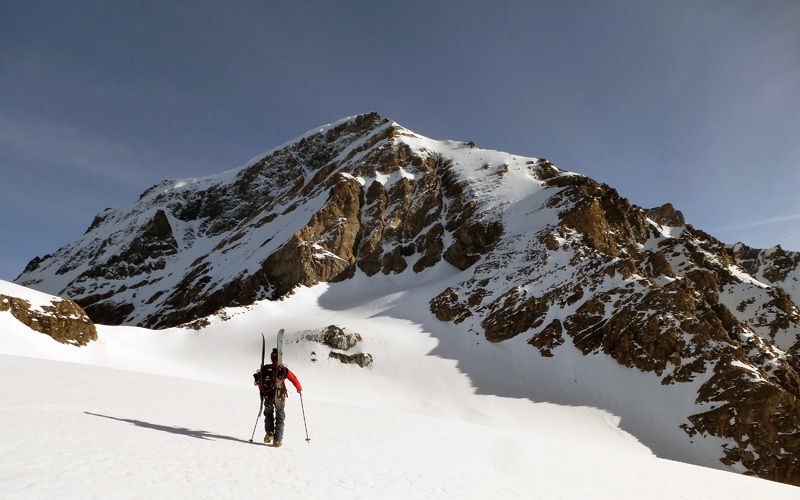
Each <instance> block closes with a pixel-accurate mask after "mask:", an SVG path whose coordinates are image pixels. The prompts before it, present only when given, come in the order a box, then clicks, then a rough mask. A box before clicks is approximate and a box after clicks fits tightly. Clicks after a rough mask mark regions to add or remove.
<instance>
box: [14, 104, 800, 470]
mask: <svg viewBox="0 0 800 500" xmlns="http://www.w3.org/2000/svg"><path fill="white" fill-rule="evenodd" d="M799 263H800V255H798V254H794V253H791V252H786V251H783V250H782V249H780V248H775V249H771V250H767V251H761V250H755V249H749V248H747V247H745V246H743V245H733V246H728V245H724V244H723V243H721V242H720V241H718V240H716V239H715V238H713V237H712V236H710V235H708V234H705V233H703V232H702V231H699V230H697V229H695V228H693V227H692V226H691V225H688V224H686V222H685V220H684V218H683V215H682V214H681V213H680V212H679V211H677V210H675V208H674V207H672V206H671V205H665V206H662V207H658V208H655V209H650V210H645V209H642V208H640V207H637V206H634V205H631V204H630V203H629V202H628V201H627V200H626V199H624V198H622V197H620V196H619V195H618V193H617V192H616V191H614V190H613V189H612V188H610V187H608V186H605V185H602V184H598V183H597V182H595V181H593V180H591V179H589V178H587V177H585V176H581V175H578V174H574V173H570V172H565V171H561V170H560V169H558V168H556V167H555V166H554V165H553V164H551V163H550V162H548V161H546V160H542V159H535V158H522V157H517V156H514V155H510V154H506V153H500V152H496V151H486V150H482V149H478V148H476V147H475V146H474V145H473V144H471V143H462V142H441V141H433V140H430V139H426V138H424V137H421V136H418V135H416V134H414V133H412V132H410V131H408V130H406V129H404V128H402V127H400V126H399V125H397V124H396V123H393V122H390V121H388V120H385V119H383V118H381V117H380V116H378V115H375V114H370V115H362V116H359V117H355V118H351V119H347V120H343V121H341V122H338V123H336V124H333V125H330V126H326V127H322V128H320V129H318V130H315V131H312V132H309V133H308V134H306V135H304V136H303V137H301V138H299V139H297V140H295V141H293V142H291V143H289V144H287V145H285V146H282V147H280V148H277V149H275V150H273V151H271V152H269V153H267V154H265V155H263V156H262V157H259V158H257V159H255V160H254V161H252V162H250V163H249V164H247V165H245V166H244V167H242V168H240V169H237V170H234V171H230V172H227V173H224V174H220V175H217V176H213V177H209V178H205V179H193V180H183V181H166V182H164V183H162V184H159V185H158V186H154V187H153V188H151V189H150V190H148V191H147V192H145V193H144V194H143V195H142V197H141V199H140V200H139V201H138V202H137V203H136V204H135V205H133V206H132V207H128V208H125V209H116V210H107V211H106V212H104V213H102V214H100V215H99V216H98V217H97V218H96V219H95V221H94V222H93V223H92V225H91V227H90V228H89V230H88V231H87V233H86V234H85V235H84V236H83V237H82V238H81V239H80V240H79V241H77V242H75V243H73V244H71V245H68V246H66V247H64V248H62V249H61V250H59V251H58V252H57V253H56V254H54V255H51V256H46V257H44V258H42V259H34V261H32V262H31V264H30V265H29V266H28V268H27V269H26V270H25V272H24V273H23V274H22V275H21V276H20V277H19V278H18V280H17V282H18V283H21V284H25V285H27V286H31V287H34V288H38V289H41V290H44V291H48V292H50V293H54V294H58V295H62V296H68V297H70V298H72V299H74V300H75V301H77V302H78V303H79V304H81V305H83V307H85V309H86V311H87V312H88V313H89V315H90V316H91V317H92V318H93V319H94V320H95V321H97V322H101V323H111V324H120V323H125V324H140V325H143V326H148V327H155V328H160V327H165V326H172V325H178V324H182V323H186V322H190V321H193V320H196V319H198V318H202V317H204V316H207V315H209V314H211V313H213V312H215V311H216V310H218V309H219V308H221V307H225V306H231V305H244V304H249V303H252V302H254V301H256V300H261V299H278V298H280V297H282V296H285V295H286V294H289V293H291V292H292V290H293V289H294V288H295V287H297V286H300V285H307V286H308V285H313V284H315V283H319V282H335V281H341V280H346V279H348V278H350V277H352V276H354V275H355V274H356V273H363V274H365V275H367V276H373V275H376V274H378V273H382V274H385V275H392V274H398V273H424V272H425V270H426V269H429V268H431V267H433V266H437V265H445V266H453V267H455V268H456V269H458V270H459V271H461V274H460V276H461V278H462V279H460V280H459V281H458V284H456V285H451V286H447V287H444V286H443V289H442V290H441V293H439V294H438V295H437V296H436V297H434V298H433V299H432V300H431V301H430V311H431V313H432V314H433V315H434V316H435V317H436V318H438V319H439V320H441V321H443V322H448V323H452V324H453V325H456V326H457V327H458V328H460V329H462V330H463V331H464V332H472V333H473V335H474V334H477V335H481V336H483V337H485V338H486V339H488V340H489V341H491V342H495V343H499V342H505V341H510V340H511V339H516V338H518V337H519V336H523V337H522V338H524V340H525V342H526V343H527V344H529V345H530V349H531V356H542V357H546V358H555V359H559V356H562V355H563V354H562V353H564V352H566V351H565V350H566V349H574V348H577V349H578V350H579V351H580V352H581V353H582V354H583V355H584V356H592V355H602V356H606V357H608V358H610V359H613V360H614V361H615V362H616V363H618V364H619V365H622V366H625V367H628V368H630V369H631V370H633V371H634V372H635V373H640V374H653V375H655V376H656V377H657V380H658V383H659V384H663V385H665V386H679V387H685V388H686V389H685V391H686V397H687V398H691V400H694V401H695V403H694V406H693V410H692V412H691V413H690V414H687V415H685V418H684V419H683V420H682V421H681V422H675V426H680V427H681V428H682V429H683V430H684V432H685V433H686V434H687V436H690V437H691V438H692V439H712V438H713V439H715V440H718V441H715V442H720V443H722V444H721V445H720V446H721V448H720V451H719V459H720V460H721V461H722V463H724V464H728V465H730V466H731V467H732V468H733V469H735V470H744V471H747V472H748V473H751V474H757V475H759V476H761V477H765V478H770V479H775V480H780V481H784V482H789V483H792V484H798V485H800V475H798V474H800V473H798V472H797V471H799V470H800V437H798V436H800V410H799V409H798V403H797V398H798V396H800V363H799V362H798V358H797V356H798V351H799V350H800V337H798V335H800V311H799V310H798V308H797V307H796V305H795V303H796V302H797V300H798V298H800V295H798V294H800V289H798V287H797V282H798V278H800V271H799V270H798V264H799Z"/></svg>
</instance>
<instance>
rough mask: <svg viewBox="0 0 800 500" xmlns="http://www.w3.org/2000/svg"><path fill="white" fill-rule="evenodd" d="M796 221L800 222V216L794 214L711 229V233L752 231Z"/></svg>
mask: <svg viewBox="0 0 800 500" xmlns="http://www.w3.org/2000/svg"><path fill="white" fill-rule="evenodd" d="M795 220H800V214H792V215H781V216H778V217H772V218H769V219H763V220H759V221H754V222H747V223H744V224H736V225H732V226H721V227H716V228H713V229H711V230H710V231H711V232H714V231H738V230H741V229H750V228H754V227H759V226H768V225H770V224H780V223H782V222H791V221H795Z"/></svg>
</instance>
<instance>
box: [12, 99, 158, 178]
mask: <svg viewBox="0 0 800 500" xmlns="http://www.w3.org/2000/svg"><path fill="white" fill-rule="evenodd" d="M0 147H1V148H2V149H3V150H5V155H6V156H7V157H8V156H9V155H13V156H16V157H17V158H27V159H29V160H34V161H35V162H37V163H41V164H45V165H49V166H52V167H60V168H67V169H69V170H72V171H73V173H75V174H79V175H81V174H83V175H90V176H100V177H102V178H104V179H107V180H110V181H113V182H115V183H117V184H119V185H122V186H125V187H126V188H139V187H141V184H142V179H141V177H142V174H143V173H149V174H153V173H155V172H156V171H157V170H156V169H155V168H150V167H149V166H151V165H158V163H157V162H156V161H154V155H153V154H152V153H150V152H143V151H141V150H140V149H138V148H134V147H132V146H131V145H129V144H125V143H121V142H118V141H114V140H112V139H110V138H108V137H103V136H101V135H98V134H96V133H93V132H89V131H87V130H83V129H80V128H77V127H74V126H70V125H66V124H63V123H59V122H56V121H53V120H48V119H45V118H31V117H17V116H13V117H12V116H8V115H4V114H0Z"/></svg>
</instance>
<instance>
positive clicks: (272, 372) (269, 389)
mask: <svg viewBox="0 0 800 500" xmlns="http://www.w3.org/2000/svg"><path fill="white" fill-rule="evenodd" d="M275 368H276V367H275V366H274V365H266V366H264V374H263V375H264V385H262V386H261V397H262V398H264V399H274V398H275V386H276V385H277V382H278V380H280V391H281V392H280V394H279V397H280V399H281V400H284V399H286V396H287V395H288V392H287V391H286V386H285V385H284V382H283V381H284V380H286V374H287V372H288V369H287V368H286V367H285V366H284V365H279V366H278V367H277V369H275ZM257 373H258V372H257ZM257 373H256V374H257Z"/></svg>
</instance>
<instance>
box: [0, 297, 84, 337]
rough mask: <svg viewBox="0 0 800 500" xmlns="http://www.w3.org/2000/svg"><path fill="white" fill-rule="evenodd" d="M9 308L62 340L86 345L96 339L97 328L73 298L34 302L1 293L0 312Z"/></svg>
mask: <svg viewBox="0 0 800 500" xmlns="http://www.w3.org/2000/svg"><path fill="white" fill-rule="evenodd" d="M4 311H9V312H10V313H11V315H12V316H14V318H16V319H17V320H18V321H19V322H21V323H22V324H24V325H25V326H27V327H28V328H30V329H31V330H34V331H37V332H39V333H44V334H45V335H49V336H50V337H52V338H53V339H54V340H57V341H59V342H61V343H62V344H72V345H77V346H83V345H86V344H88V343H89V342H91V341H92V340H97V328H96V327H95V326H94V323H92V322H91V320H90V319H89V317H88V316H87V315H86V313H85V312H84V310H83V309H81V307H80V306H79V305H78V304H76V303H75V302H73V301H71V300H61V299H56V300H53V301H52V302H51V303H50V304H44V305H41V306H39V307H35V306H32V305H31V303H30V302H29V301H27V300H24V299H20V298H17V297H10V296H8V295H2V294H0V312H4Z"/></svg>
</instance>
